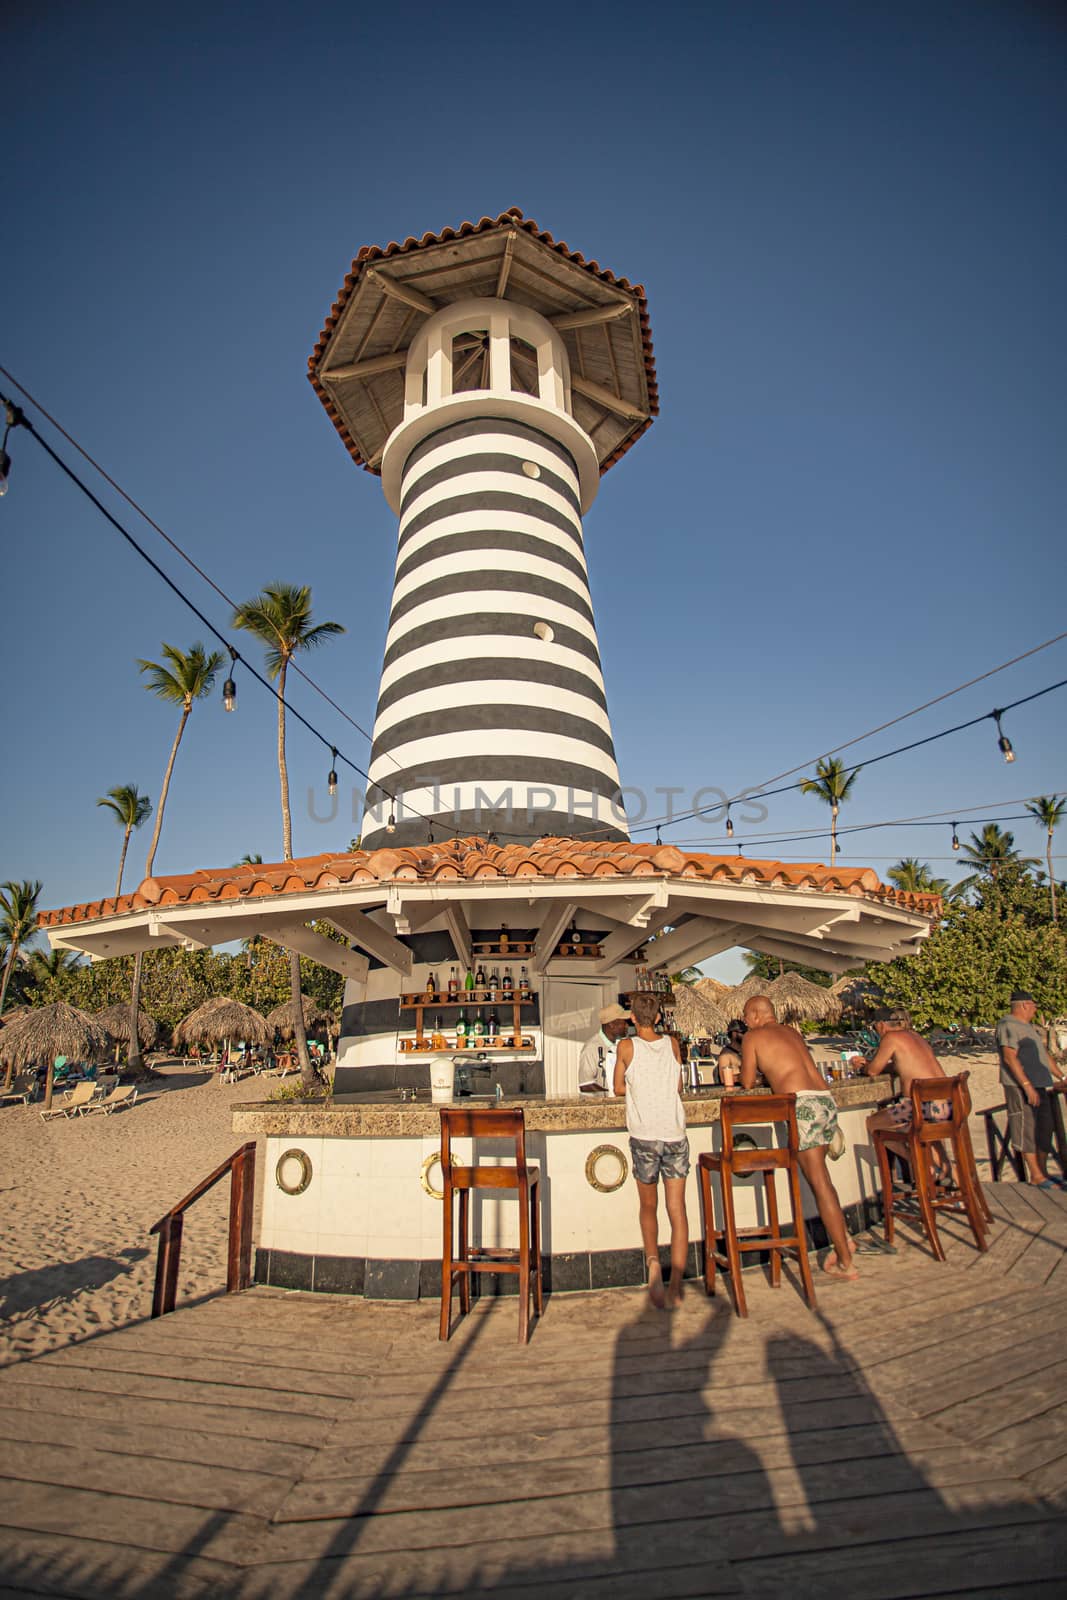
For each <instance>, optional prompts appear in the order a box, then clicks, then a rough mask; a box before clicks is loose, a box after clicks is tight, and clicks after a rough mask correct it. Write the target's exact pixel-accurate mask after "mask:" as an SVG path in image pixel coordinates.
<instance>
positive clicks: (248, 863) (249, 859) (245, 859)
mask: <svg viewBox="0 0 1067 1600" xmlns="http://www.w3.org/2000/svg"><path fill="white" fill-rule="evenodd" d="M262 863H263V857H262V856H261V855H260V853H259V851H258V850H257V851H256V853H255V855H251V856H242V857H241V859H240V861H235V862H234V866H237V867H258V866H261V865H262Z"/></svg>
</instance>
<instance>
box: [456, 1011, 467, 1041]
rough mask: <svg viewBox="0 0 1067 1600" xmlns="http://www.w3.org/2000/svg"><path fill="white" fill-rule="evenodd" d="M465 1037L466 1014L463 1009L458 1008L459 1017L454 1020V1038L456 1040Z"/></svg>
mask: <svg viewBox="0 0 1067 1600" xmlns="http://www.w3.org/2000/svg"><path fill="white" fill-rule="evenodd" d="M466 1037H467V1012H466V1009H465V1007H463V1006H460V1008H459V1016H458V1017H457V1018H456V1038H457V1039H465V1038H466Z"/></svg>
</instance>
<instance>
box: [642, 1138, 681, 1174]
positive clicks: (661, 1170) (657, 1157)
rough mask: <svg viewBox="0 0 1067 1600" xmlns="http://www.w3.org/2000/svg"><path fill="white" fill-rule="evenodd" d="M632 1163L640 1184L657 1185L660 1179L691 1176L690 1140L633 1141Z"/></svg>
mask: <svg viewBox="0 0 1067 1600" xmlns="http://www.w3.org/2000/svg"><path fill="white" fill-rule="evenodd" d="M630 1161H631V1163H632V1164H633V1169H634V1177H635V1178H636V1179H637V1181H638V1183H655V1182H656V1181H657V1180H658V1179H659V1178H686V1177H688V1176H689V1140H688V1139H676V1140H672V1141H669V1142H668V1141H667V1140H665V1139H631V1140H630Z"/></svg>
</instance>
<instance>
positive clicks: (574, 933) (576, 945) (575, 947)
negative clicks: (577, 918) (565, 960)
mask: <svg viewBox="0 0 1067 1600" xmlns="http://www.w3.org/2000/svg"><path fill="white" fill-rule="evenodd" d="M570 943H571V950H572V951H573V952H574V954H575V955H577V954H578V952H579V951H580V950H581V948H582V936H581V934H580V933H579V932H578V924H577V922H572V923H571V932H570Z"/></svg>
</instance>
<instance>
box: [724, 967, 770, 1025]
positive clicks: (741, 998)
mask: <svg viewBox="0 0 1067 1600" xmlns="http://www.w3.org/2000/svg"><path fill="white" fill-rule="evenodd" d="M770 987H771V986H770V984H769V983H768V981H767V979H766V978H757V976H756V974H755V973H754V972H751V973H749V975H748V977H747V978H746V979H745V981H744V983H739V984H738V985H737V987H736V989H727V991H726V993H725V994H724V995H722V996H721V997H720V1000H719V1004H720V1006H721V1007H722V1008H723V1010H724V1011H725V1012H726V1015H727V1016H728V1017H731V1018H732V1017H739V1016H740V1015H741V1013H742V1012H743V1011H744V1009H745V1004H746V1002H747V1001H749V1000H751V999H752V997H753V995H757V994H767V993H768V991H769V990H770Z"/></svg>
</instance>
